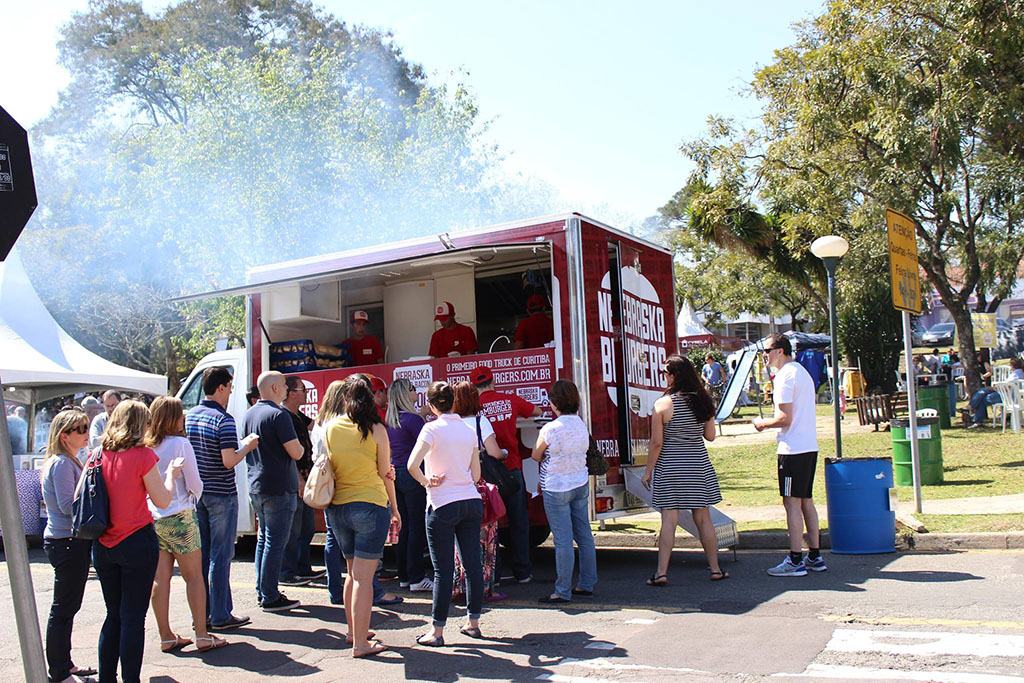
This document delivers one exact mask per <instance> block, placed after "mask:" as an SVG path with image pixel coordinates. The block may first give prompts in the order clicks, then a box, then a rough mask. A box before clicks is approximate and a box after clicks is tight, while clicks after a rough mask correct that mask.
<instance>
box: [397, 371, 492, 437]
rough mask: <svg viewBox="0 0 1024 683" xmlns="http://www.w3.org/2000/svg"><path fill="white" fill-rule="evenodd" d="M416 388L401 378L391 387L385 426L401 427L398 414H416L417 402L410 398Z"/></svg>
mask: <svg viewBox="0 0 1024 683" xmlns="http://www.w3.org/2000/svg"><path fill="white" fill-rule="evenodd" d="M415 388H416V387H414V386H413V385H412V382H410V381H409V380H408V379H406V378H405V377H399V378H398V379H396V380H395V381H394V382H392V383H391V387H389V388H388V412H387V417H386V418H385V420H384V424H386V425H387V426H388V427H401V426H402V423H401V421H400V420H399V416H398V413H399V412H401V411H403V410H404V411H405V412H407V413H415V412H416V402H415V401H413V399H412V397H411V396H409V394H410V392H412V390H413V389H415ZM474 391H476V390H475V389H474Z"/></svg>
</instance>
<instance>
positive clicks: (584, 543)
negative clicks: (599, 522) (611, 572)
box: [543, 483, 597, 600]
mask: <svg viewBox="0 0 1024 683" xmlns="http://www.w3.org/2000/svg"><path fill="white" fill-rule="evenodd" d="M589 493H590V484H589V483H586V484H583V485H582V486H580V487H578V488H575V489H572V490H571V491H544V492H543V496H544V512H546V513H547V516H548V524H549V525H550V526H551V534H552V535H553V536H554V538H555V572H556V578H555V593H557V594H558V596H559V597H561V598H565V599H566V600H570V599H572V569H573V562H574V560H575V557H574V555H575V553H574V552H573V548H572V542H573V540H574V539H575V541H576V545H577V546H578V547H579V549H580V580H579V584H578V587H579V588H580V589H581V590H585V591H592V590H594V584H596V583H597V552H596V551H595V549H594V534H592V533H591V531H590V515H589V514H588V508H589V500H588V495H589Z"/></svg>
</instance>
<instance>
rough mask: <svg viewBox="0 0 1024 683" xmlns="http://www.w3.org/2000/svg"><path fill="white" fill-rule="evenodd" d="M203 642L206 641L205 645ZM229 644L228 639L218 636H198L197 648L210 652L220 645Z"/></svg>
mask: <svg viewBox="0 0 1024 683" xmlns="http://www.w3.org/2000/svg"><path fill="white" fill-rule="evenodd" d="M201 643H205V646H204V645H202V644H201ZM227 644H228V641H226V640H224V639H223V638H218V637H217V636H196V649H197V650H199V651H200V652H209V651H210V650H216V649H217V648H218V647H224V646H225V645H227Z"/></svg>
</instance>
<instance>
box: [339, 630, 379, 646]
mask: <svg viewBox="0 0 1024 683" xmlns="http://www.w3.org/2000/svg"><path fill="white" fill-rule="evenodd" d="M376 635H377V634H376V633H374V632H373V631H367V632H366V639H367V640H372V639H373V638H374V636H376ZM345 642H346V643H348V644H349V645H351V644H352V636H350V635H346V636H345Z"/></svg>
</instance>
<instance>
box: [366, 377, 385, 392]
mask: <svg viewBox="0 0 1024 683" xmlns="http://www.w3.org/2000/svg"><path fill="white" fill-rule="evenodd" d="M367 377H369V378H370V389H372V390H373V393H375V394H376V393H377V392H378V391H385V390H387V388H388V385H387V384H385V383H384V380H382V379H381V378H380V377H377V376H376V375H367Z"/></svg>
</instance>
